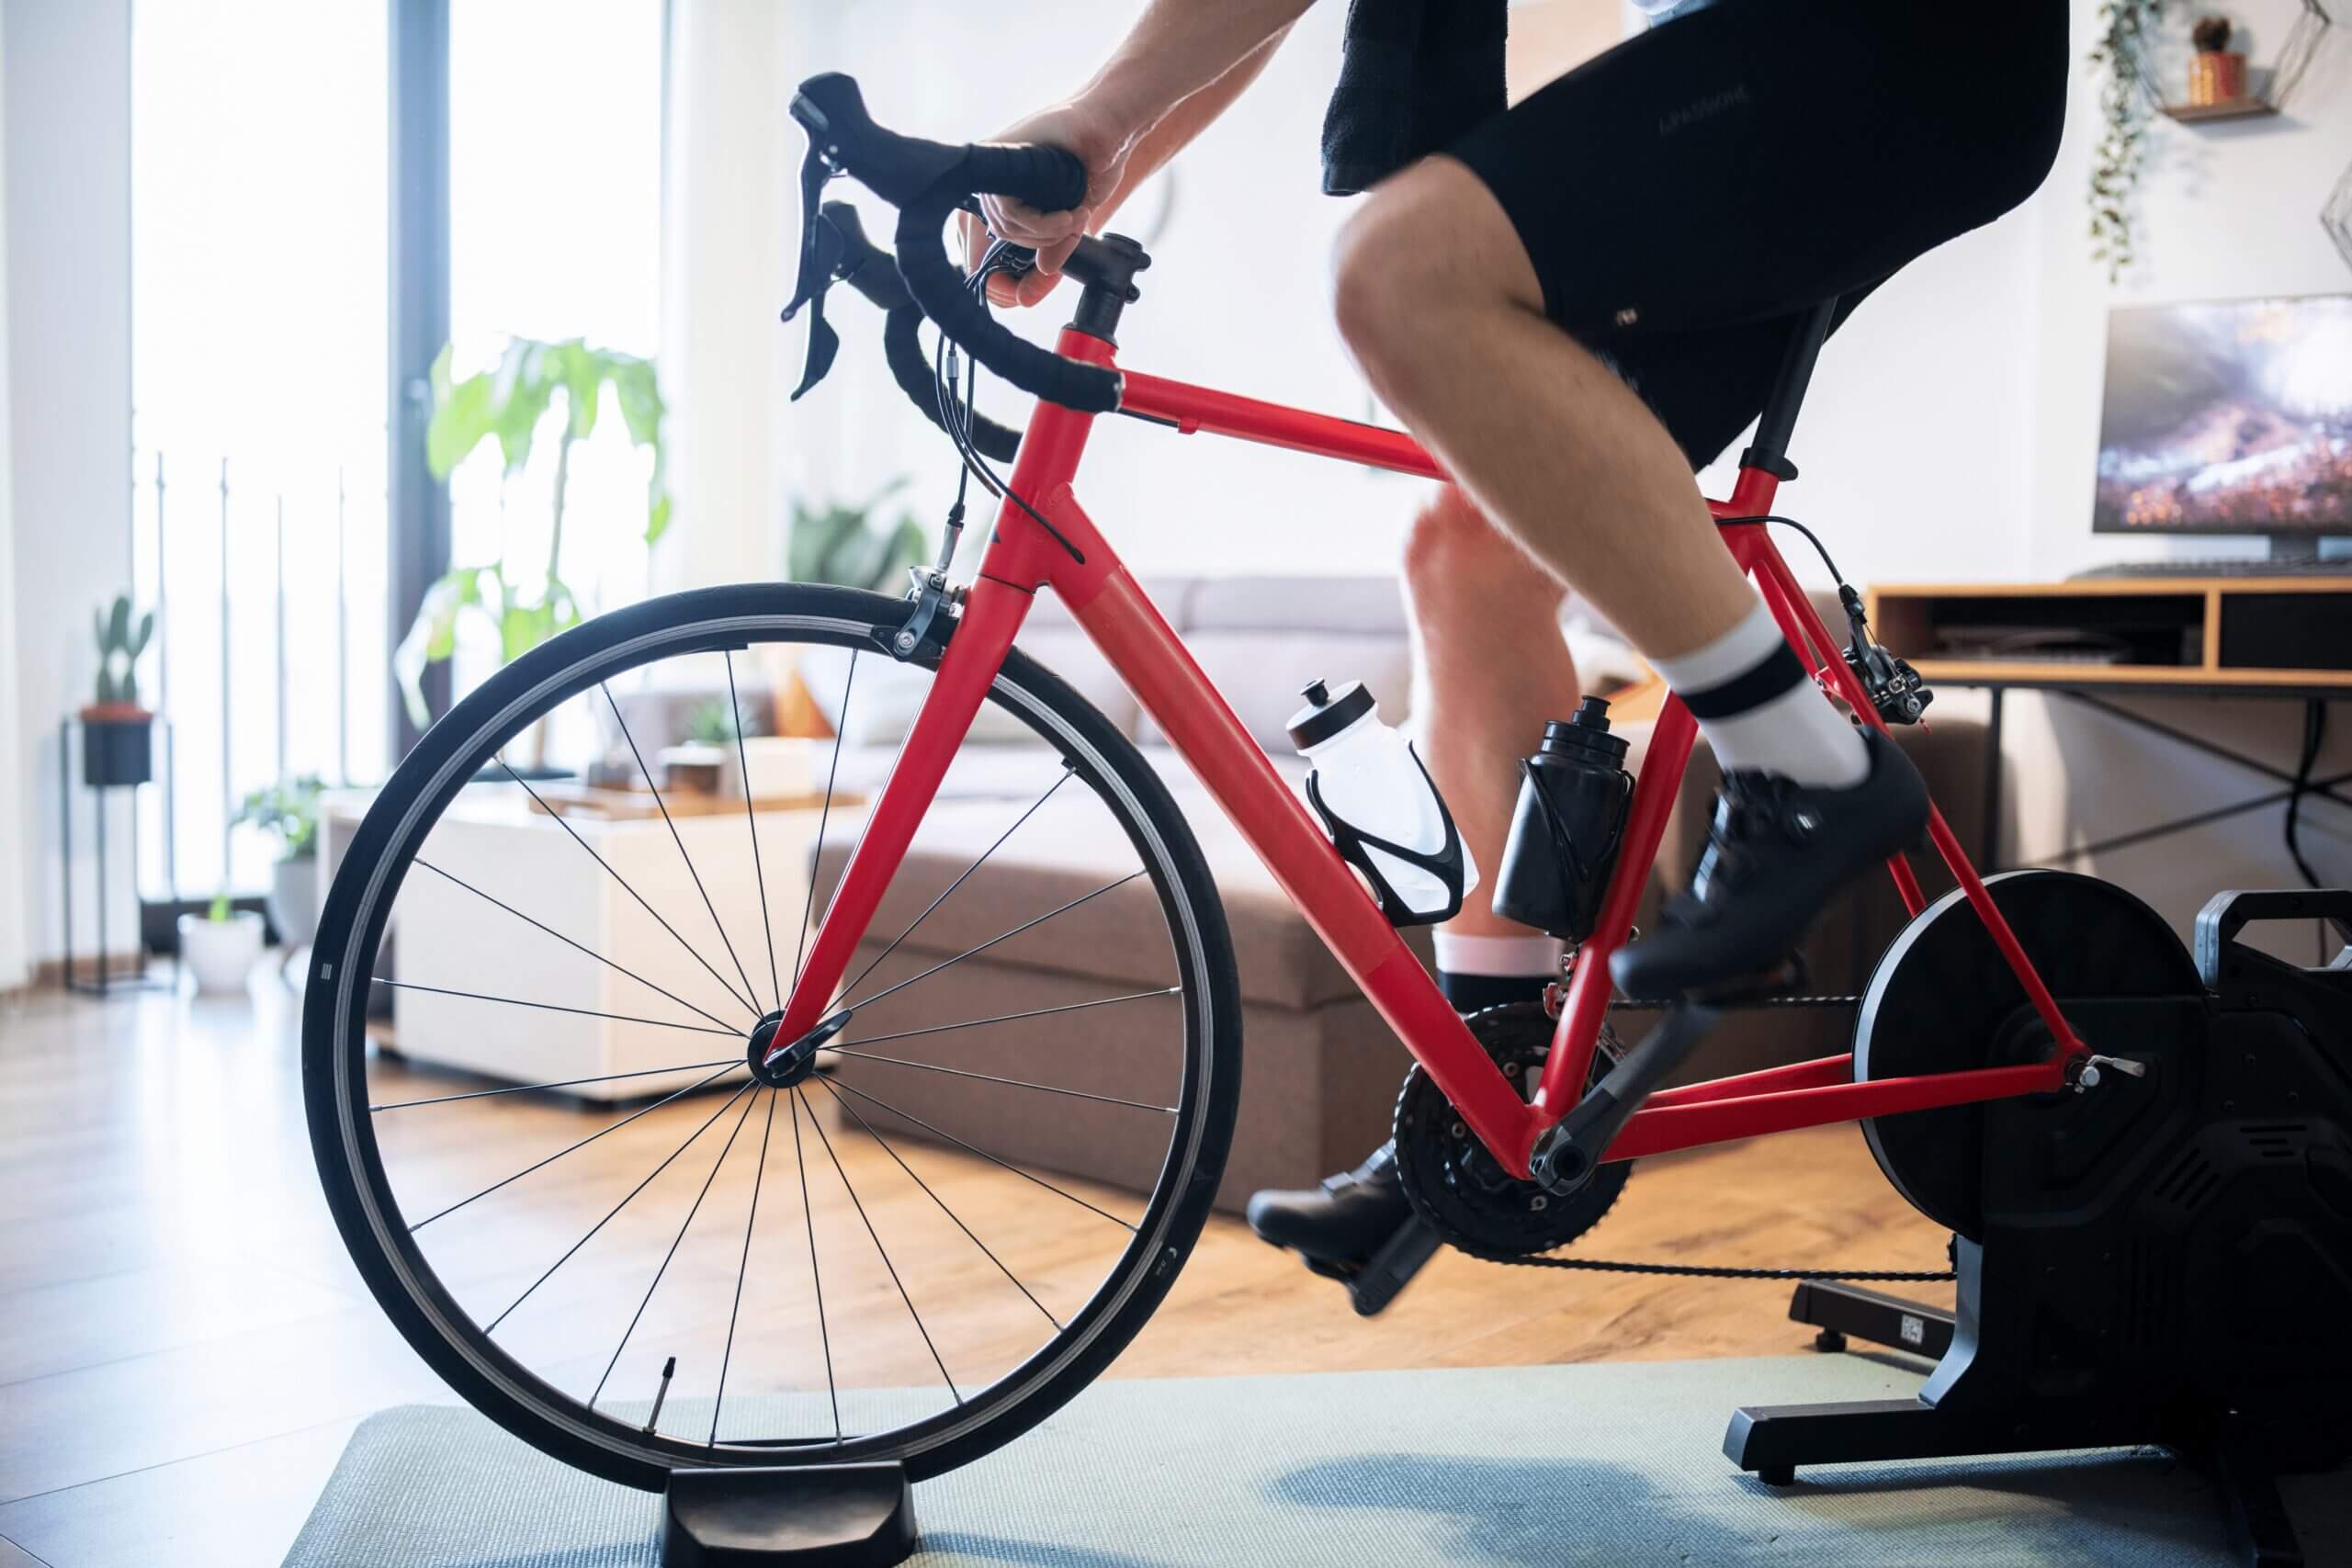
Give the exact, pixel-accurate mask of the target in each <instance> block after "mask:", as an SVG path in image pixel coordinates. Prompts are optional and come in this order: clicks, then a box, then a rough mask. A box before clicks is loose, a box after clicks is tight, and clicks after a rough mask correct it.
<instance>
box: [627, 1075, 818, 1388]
mask: <svg viewBox="0 0 2352 1568" xmlns="http://www.w3.org/2000/svg"><path fill="white" fill-rule="evenodd" d="M754 1087H756V1086H754ZM769 1092H771V1093H773V1092H775V1091H774V1090H770V1091H769ZM759 1102H760V1097H759V1096H758V1095H757V1094H754V1095H752V1098H751V1099H749V1100H745V1101H744V1102H743V1111H742V1114H741V1115H740V1116H738V1117H736V1118H735V1126H734V1129H733V1130H732V1131H730V1132H729V1134H727V1142H725V1143H724V1144H721V1145H719V1147H718V1158H717V1159H715V1160H713V1161H711V1162H710V1174H709V1175H708V1176H706V1177H704V1178H703V1179H702V1190H701V1191H699V1192H697V1193H695V1201H693V1202H692V1203H690V1204H688V1205H687V1206H686V1217H685V1219H684V1221H683V1222H681V1223H680V1224H679V1226H678V1234H677V1235H674V1236H672V1237H671V1238H670V1250H669V1251H667V1252H665V1253H663V1254H662V1265H661V1267H660V1268H658V1269H654V1270H653V1282H652V1283H651V1284H649V1285H647V1286H646V1287H645V1294H644V1296H643V1297H642V1298H641V1299H639V1302H638V1303H637V1311H636V1312H634V1313H632V1314H629V1320H628V1327H627V1328H624V1329H622V1330H621V1342H620V1343H619V1344H617V1345H616V1346H614V1347H613V1359H611V1360H609V1361H606V1362H605V1375H604V1376H603V1377H600V1378H598V1379H597V1380H596V1390H595V1392H594V1393H591V1394H590V1395H589V1396H588V1408H589V1409H591V1410H594V1409H595V1408H596V1401H597V1400H598V1399H600V1398H602V1397H603V1396H604V1393H605V1383H606V1382H609V1381H610V1380H611V1378H612V1375H613V1369H614V1368H615V1367H617V1366H619V1365H620V1362H621V1352H622V1351H624V1350H626V1349H628V1341H629V1336H630V1335H632V1334H635V1333H636V1332H637V1325H638V1324H639V1322H641V1321H642V1320H643V1319H644V1317H645V1309H646V1308H647V1307H649V1306H651V1305H652V1304H653V1292H656V1291H658V1290H660V1289H661V1288H662V1275H664V1274H667V1273H668V1272H669V1271H670V1260H671V1259H672V1258H675V1257H677V1256H678V1248H679V1247H681V1246H683V1245H684V1243H685V1239H686V1232H687V1231H688V1230H690V1229H692V1228H693V1226H694V1223H695V1215H696V1214H698V1213H702V1201H703V1200H704V1199H706V1198H707V1197H709V1196H710V1184H711V1183H712V1182H714V1181H717V1180H718V1172H719V1168H721V1167H723V1166H724V1165H726V1163H727V1156H729V1155H730V1154H732V1153H734V1151H735V1140H736V1139H737V1138H739V1137H741V1136H742V1134H743V1123H744V1122H748V1121H750V1120H751V1119H752V1106H754V1105H757V1104H758V1103H759ZM722 1109H723V1108H722ZM657 1174H658V1173H657Z"/></svg>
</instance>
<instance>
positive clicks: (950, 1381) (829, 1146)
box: [809, 1111, 964, 1404]
mask: <svg viewBox="0 0 2352 1568" xmlns="http://www.w3.org/2000/svg"><path fill="white" fill-rule="evenodd" d="M809 1125H810V1126H811V1127H814V1128H816V1129H817V1140H818V1142H820V1143H821V1144H823V1145H825V1154H826V1156H827V1157H828V1158H830V1159H831V1161H832V1162H833V1174H834V1175H836V1176H838V1177H840V1178H841V1179H842V1191H844V1192H846V1193H848V1194H849V1201H850V1207H852V1208H854V1209H855V1210H856V1211H857V1217H858V1218H859V1219H860V1220H863V1221H865V1234H866V1235H868V1236H870V1237H872V1238H873V1241H874V1250H875V1252H876V1254H877V1255H878V1256H879V1257H880V1258H881V1259H882V1267H883V1268H884V1269H886V1270H888V1273H889V1275H890V1283H892V1284H893V1285H896V1286H898V1287H899V1300H900V1301H902V1302H904V1303H907V1315H908V1316H910V1317H911V1318H913V1319H914V1320H915V1332H916V1333H917V1334H920V1335H922V1348H924V1349H926V1350H928V1351H930V1352H931V1359H932V1364H933V1365H934V1366H936V1367H937V1368H938V1369H939V1376H940V1379H941V1381H943V1382H945V1383H946V1384H947V1393H948V1395H949V1397H951V1398H952V1399H954V1400H955V1401H956V1404H963V1403H964V1395H963V1393H962V1391H960V1390H959V1389H957V1388H956V1379H955V1378H954V1377H953V1376H952V1375H950V1373H949V1372H948V1371H947V1363H946V1362H945V1361H943V1360H941V1359H939V1347H938V1346H936V1345H934V1344H933V1343H932V1342H931V1330H930V1329H928V1328H925V1327H924V1326H923V1325H922V1314H921V1313H919V1312H917V1311H916V1310H915V1299H914V1297H912V1296H910V1295H909V1294H907V1286H906V1281H904V1280H900V1279H899V1269H898V1266H897V1265H896V1264H894V1263H892V1262H891V1261H890V1251H889V1248H888V1247H884V1246H883V1245H882V1235H881V1233H880V1232H879V1231H876V1229H875V1228H874V1220H873V1218H872V1216H870V1215H868V1214H867V1213H866V1212H865V1204H864V1203H861V1202H859V1201H858V1199H857V1189H856V1188H854V1187H852V1186H851V1185H850V1182H849V1171H848V1170H847V1169H846V1168H844V1167H843V1166H842V1156H840V1155H838V1154H835V1153H834V1152H833V1140H832V1139H831V1137H829V1136H827V1135H826V1133H825V1124H824V1123H823V1122H820V1121H819V1120H817V1113H816V1112H815V1111H810V1112H809Z"/></svg>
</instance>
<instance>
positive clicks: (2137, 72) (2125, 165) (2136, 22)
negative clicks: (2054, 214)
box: [2089, 0, 2165, 283]
mask: <svg viewBox="0 0 2352 1568" xmlns="http://www.w3.org/2000/svg"><path fill="white" fill-rule="evenodd" d="M2164 8H2165V0H2103V3H2102V4H2101V5H2100V6H2099V8H2098V21H2099V35H2098V42H2097V43H2096V44H2094V45H2092V46H2091V52H2090V64H2091V70H2092V72H2093V73H2095V74H2096V75H2097V77H2098V105H2099V115H2100V118H2101V119H2102V121H2103V124H2102V126H2101V128H2100V131H2099V138H2098V143H2097V145H2095V146H2094V147H2093V148H2092V149H2091V183H2090V197H2089V199H2090V209H2091V227H2090V235H2091V255H2092V257H2093V258H2094V259H2096V260H2098V261H2103V262H2105V263H2106V264H2107V280H2108V281H2109V283H2113V282H2114V281H2115V280H2116V279H2117V278H2119V277H2120V276H2122V275H2123V269H2124V268H2126V267H2128V266H2130V265H2131V262H2132V260H2133V257H2134V255H2135V254H2136V252H2135V251H2134V249H2133V244H2132V233H2131V201H2132V194H2133V192H2134V191H2135V190H2136V189H2137V188H2138V186H2139V184H2140V175H2141V172H2142V170H2143V169H2144V168H2145V167H2146V166H2147V162H2148V118H2149V114H2150V110H2151V106H2150V104H2149V102H2148V92H2147V88H2146V86H2145V85H2144V84H2145V82H2146V71H2145V65H2146V60H2147V51H2148V49H2149V46H2150V43H2151V41H2152V39H2153V38H2154V33H2155V28H2156V23H2157V22H2158V21H2159V20H2160V19H2161V18H2162V17H2163V15H2164Z"/></svg>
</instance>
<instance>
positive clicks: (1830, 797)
mask: <svg viewBox="0 0 2352 1568" xmlns="http://www.w3.org/2000/svg"><path fill="white" fill-rule="evenodd" d="M1862 744H1863V745H1864V746H1865V747H1867V748H1868V749H1869V750H1870V759H1871V771H1870V773H1869V775H1868V776H1867V777H1865V778H1864V779H1863V780H1862V782H1861V783H1860V784H1855V785H1853V786H1852V787H1850V788H1848V789H1825V788H1819V787H1815V786H1812V785H1806V784H1795V783H1792V782H1791V781H1790V780H1788V779H1786V778H1783V777H1781V775H1779V774H1776V773H1731V774H1728V775H1726V776H1725V778H1724V783H1723V788H1722V789H1721V790H1720V791H1719V792H1718V794H1717V795H1716V797H1715V817H1714V820H1713V823H1711V824H1710V825H1709V827H1708V829H1707V852H1706V853H1705V854H1704V855H1702V856H1701V857H1700V860H1699V869H1698V872H1697V874H1695V875H1694V876H1693V877H1692V878H1691V891H1690V892H1688V893H1685V894H1683V895H1682V896H1680V897H1677V898H1675V899H1673V900H1672V901H1670V902H1669V903H1668V905H1667V907H1666V909H1665V911H1664V916H1663V918H1662V919H1660V921H1659V923H1658V929H1657V931H1653V932H1652V933H1651V934H1649V935H1648V936H1645V937H1644V938H1643V939H1642V940H1641V941H1639V942H1634V943H1632V944H1631V945H1629V946H1626V947H1622V948H1620V949H1618V950H1617V952H1616V953H1612V954H1611V956H1610V960H1609V973H1610V975H1611V977H1613V978H1614V979H1615V980H1616V982H1617V984H1618V986H1619V987H1620V988H1621V989H1623V991H1624V993H1625V994H1626V995H1627V996H1629V997H1638V998H1642V999H1644V1000H1663V999H1665V998H1670V997H1680V996H1685V995H1689V994H1691V993H1692V992H1706V991H1709V990H1710V989H1712V988H1715V987H1724V986H1726V985H1730V984H1735V983H1737V982H1740V981H1744V980H1746V979H1747V978H1748V977H1750V976H1756V975H1758V974H1761V973H1763V972H1766V971H1769V970H1770V969H1772V968H1773V967H1774V966H1775V965H1777V964H1780V963H1781V961H1782V960H1783V959H1784V958H1786V956H1787V955H1788V953H1789V952H1790V950H1791V949H1792V947H1794V946H1795V944H1796V942H1797V939H1798V938H1799V937H1800V936H1802V935H1803V934H1804V930H1805V928H1806V927H1807V926H1809V925H1811V924H1812V923H1813V919H1814V917H1815V916H1816V915H1818V914H1820V913H1821V911H1822V910H1823V909H1824V908H1826V907H1827V906H1828V903H1829V900H1830V899H1831V898H1832V897H1834V896H1835V895H1836V894H1837V892H1838V889H1839V888H1841V887H1843V886H1845V885H1846V884H1847V883H1848V882H1849V881H1850V880H1852V878H1854V877H1855V876H1856V875H1858V874H1860V873H1861V872H1863V871H1865V870H1867V869H1868V868H1870V867H1871V866H1872V865H1875V864H1877V863H1880V862H1882V861H1883V860H1885V859H1886V858H1887V857H1888V856H1890V855H1893V854H1894V853H1895V852H1898V851H1900V850H1904V849H1907V848H1909V847H1910V846H1911V845H1912V844H1914V843H1916V842H1917V840H1918V838H1919V833H1920V830H1921V829H1924V828H1925V827H1926V826H1927V823H1928V786H1927V784H1926V782H1925V781H1924V780H1922V779H1921V778H1920V777H1919V770H1918V769H1917V768H1915V767H1913V766H1912V765H1911V759H1909V758H1908V757H1905V755H1904V754H1903V753H1902V751H1901V750H1898V749H1897V748H1896V747H1895V745H1894V742H1893V741H1891V740H1889V739H1887V738H1886V737H1885V736H1884V735H1883V734H1881V733H1880V732H1879V731H1877V730H1874V729H1866V730H1864V731H1862Z"/></svg>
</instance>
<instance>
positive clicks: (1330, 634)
mask: <svg viewBox="0 0 2352 1568" xmlns="http://www.w3.org/2000/svg"><path fill="white" fill-rule="evenodd" d="M1162 610H1163V613H1166V611H1167V607H1166V606H1165V605H1163V606H1162ZM1170 622H1171V624H1172V625H1174V626H1175V627H1176V629H1177V631H1178V633H1179V634H1180V635H1181V636H1182V637H1183V639H1184V646H1185V648H1186V649H1189V650H1190V651H1191V652H1192V655H1193V660H1195V661H1196V662H1197V663H1198V664H1199V665H1200V667H1201V669H1202V671H1203V672H1204V673H1205V674H1206V675H1207V676H1208V678H1209V681H1210V682H1211V683H1212V684H1214V685H1215V686H1216V688H1217V690H1218V691H1220V692H1222V693H1223V694H1225V699H1226V701H1227V703H1229V704H1231V705H1232V706H1233V711H1234V713H1235V715H1236V716H1238V718H1239V719H1240V720H1241V722H1242V724H1243V725H1244V726H1245V727H1246V728H1248V729H1249V731H1250V734H1251V735H1252V736H1253V737H1255V738H1256V739H1257V741H1258V744H1259V745H1261V746H1262V747H1264V748H1265V749H1266V750H1268V751H1269V752H1272V753H1275V754H1277V755H1282V754H1287V753H1288V752H1289V751H1290V750H1291V743H1290V729H1289V720H1290V716H1291V715H1292V714H1294V713H1295V712H1296V711H1297V710H1298V708H1299V705H1300V698H1299V695H1298V693H1299V689H1300V688H1301V687H1303V686H1305V685H1306V683H1307V682H1310V681H1317V680H1328V681H1329V682H1332V683H1333V684H1335V685H1336V684H1338V683H1339V682H1342V681H1362V682H1363V683H1364V685H1365V687H1366V688H1367V689H1368V690H1370V691H1371V693H1372V694H1373V695H1374V697H1375V698H1377V699H1378V700H1379V703H1380V714H1381V716H1382V717H1383V718H1385V719H1386V720H1387V721H1388V722H1389V723H1391V724H1399V723H1402V722H1403V721H1404V719H1405V718H1406V716H1407V715H1408V713H1409V712H1410V711H1411V705H1412V659H1411V653H1410V649H1409V643H1408V637H1407V629H1406V621H1405V602H1404V596H1403V592H1402V591H1401V590H1400V589H1399V588H1398V586H1397V580H1396V579H1395V578H1393V577H1330V578H1306V577H1227V578H1204V579H1202V580H1201V581H1198V582H1196V583H1194V584H1193V588H1192V592H1191V593H1190V594H1189V595H1188V596H1187V598H1186V599H1185V601H1184V604H1183V605H1182V618H1181V619H1180V618H1177V617H1176V616H1175V615H1172V614H1171V615H1170ZM1141 735H1142V738H1143V739H1145V740H1147V741H1158V740H1162V739H1165V737H1163V736H1162V735H1161V734H1160V733H1159V727H1158V726H1157V725H1154V724H1152V723H1151V722H1150V721H1149V720H1148V719H1147V720H1145V721H1144V724H1143V728H1142V731H1141Z"/></svg>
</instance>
